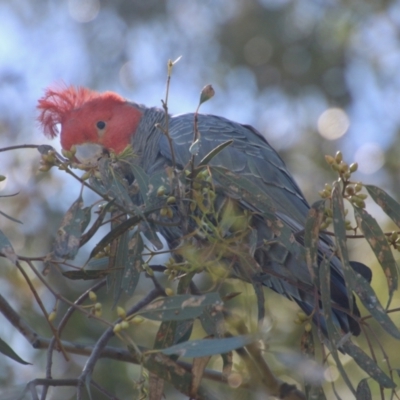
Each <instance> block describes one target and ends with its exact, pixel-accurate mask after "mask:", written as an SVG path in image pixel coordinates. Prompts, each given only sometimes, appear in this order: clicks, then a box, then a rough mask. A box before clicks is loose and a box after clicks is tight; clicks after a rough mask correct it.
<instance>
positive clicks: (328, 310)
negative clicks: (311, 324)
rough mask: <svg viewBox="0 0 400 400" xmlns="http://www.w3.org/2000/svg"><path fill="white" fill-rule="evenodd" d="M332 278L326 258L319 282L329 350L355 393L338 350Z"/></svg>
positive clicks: (321, 267) (341, 373)
mask: <svg viewBox="0 0 400 400" xmlns="http://www.w3.org/2000/svg"><path fill="white" fill-rule="evenodd" d="M330 278H331V272H330V263H329V260H327V259H326V258H324V259H323V260H322V262H321V264H320V271H319V282H320V292H321V302H322V308H323V313H324V317H325V323H326V330H327V332H328V339H329V343H328V344H329V346H328V347H329V350H330V351H331V354H332V357H333V359H334V360H335V363H336V367H337V369H338V370H339V372H340V375H341V377H342V378H343V380H344V381H345V382H346V385H347V386H348V387H349V389H350V390H351V391H352V393H353V394H354V395H355V393H356V392H355V390H354V387H353V385H352V383H351V381H350V379H349V377H348V375H347V373H346V370H345V369H344V367H343V364H342V362H341V361H340V358H339V353H338V350H337V346H338V343H339V342H340V340H341V335H340V334H339V331H338V329H337V327H336V326H335V324H334V322H333V311H332V298H331V283H330V281H331V279H330Z"/></svg>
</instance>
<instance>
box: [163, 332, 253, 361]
mask: <svg viewBox="0 0 400 400" xmlns="http://www.w3.org/2000/svg"><path fill="white" fill-rule="evenodd" d="M256 340H257V337H256V336H253V335H241V336H235V337H229V338H224V339H201V340H190V341H188V342H184V343H180V344H177V345H175V346H171V347H168V348H166V349H162V350H161V353H163V354H165V355H173V354H177V355H179V356H180V357H189V358H192V357H206V356H212V355H214V354H222V353H228V352H229V351H232V350H235V349H238V348H240V347H244V346H246V345H248V344H250V343H253V342H254V341H256Z"/></svg>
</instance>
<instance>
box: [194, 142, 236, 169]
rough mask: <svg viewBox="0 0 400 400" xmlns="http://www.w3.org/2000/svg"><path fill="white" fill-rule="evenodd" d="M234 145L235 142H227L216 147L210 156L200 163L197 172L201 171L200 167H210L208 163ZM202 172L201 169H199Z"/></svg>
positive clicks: (207, 155)
mask: <svg viewBox="0 0 400 400" xmlns="http://www.w3.org/2000/svg"><path fill="white" fill-rule="evenodd" d="M232 143H233V140H227V141H226V142H223V143H221V144H219V145H218V146H216V147H214V148H213V149H212V150H211V151H210V152H209V153H208V154H206V155H205V157H203V158H202V160H201V161H200V162H199V164H198V165H197V167H196V171H197V170H198V169H199V167H203V166H205V165H208V163H209V162H210V161H211V160H212V159H213V158H214V157H215V156H217V155H218V154H219V153H221V151H222V150H224V149H225V148H226V147H228V146H230V145H231V144H232ZM199 171H200V169H199Z"/></svg>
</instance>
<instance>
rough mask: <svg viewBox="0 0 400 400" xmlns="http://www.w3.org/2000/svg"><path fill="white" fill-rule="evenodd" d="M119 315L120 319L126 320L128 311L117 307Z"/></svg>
mask: <svg viewBox="0 0 400 400" xmlns="http://www.w3.org/2000/svg"><path fill="white" fill-rule="evenodd" d="M117 314H118V317H120V318H121V319H124V318H126V311H125V309H124V308H122V307H117Z"/></svg>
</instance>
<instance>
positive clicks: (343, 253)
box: [332, 182, 355, 312]
mask: <svg viewBox="0 0 400 400" xmlns="http://www.w3.org/2000/svg"><path fill="white" fill-rule="evenodd" d="M332 208H333V229H334V231H335V240H336V245H337V249H338V252H339V256H340V260H341V262H342V267H343V274H344V278H345V282H346V288H347V296H348V301H349V305H350V311H351V312H352V311H353V295H352V291H353V288H354V286H355V283H354V273H353V269H352V268H351V266H350V262H349V254H348V251H347V243H346V225H345V219H346V216H345V213H344V206H343V198H342V193H341V188H340V184H339V182H335V183H334V185H333V190H332Z"/></svg>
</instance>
